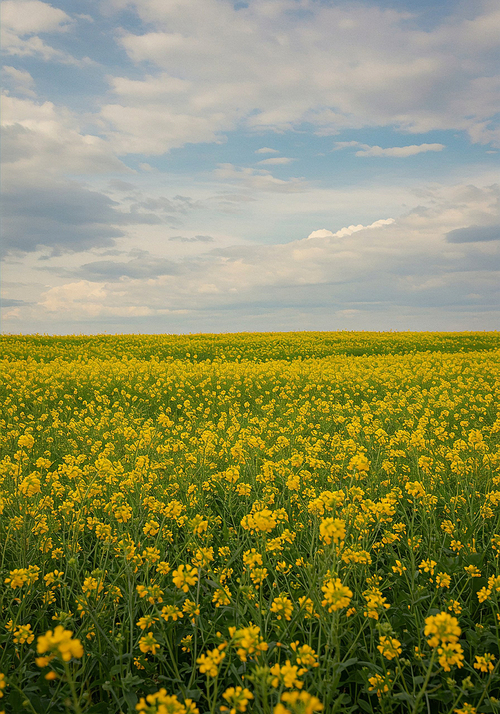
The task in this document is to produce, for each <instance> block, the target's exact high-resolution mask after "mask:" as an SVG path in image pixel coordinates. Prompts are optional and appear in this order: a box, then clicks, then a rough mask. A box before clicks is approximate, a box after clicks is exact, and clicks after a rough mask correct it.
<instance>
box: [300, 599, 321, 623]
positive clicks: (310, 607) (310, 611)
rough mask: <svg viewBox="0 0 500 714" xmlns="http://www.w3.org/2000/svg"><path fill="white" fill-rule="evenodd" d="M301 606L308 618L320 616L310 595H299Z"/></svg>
mask: <svg viewBox="0 0 500 714" xmlns="http://www.w3.org/2000/svg"><path fill="white" fill-rule="evenodd" d="M299 608H300V610H301V611H302V612H303V614H304V618H305V619H306V620H311V619H312V618H313V617H319V615H318V613H317V612H316V610H315V609H314V603H313V601H312V600H311V598H310V597H306V596H305V595H302V596H301V597H299Z"/></svg>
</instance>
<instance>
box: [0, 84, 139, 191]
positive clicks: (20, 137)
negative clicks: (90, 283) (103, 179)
mask: <svg viewBox="0 0 500 714" xmlns="http://www.w3.org/2000/svg"><path fill="white" fill-rule="evenodd" d="M2 110H3V111H2V129H3V131H2V133H3V141H2V143H3V150H2V160H3V162H4V164H6V165H8V166H9V169H10V173H9V177H11V178H12V179H14V178H17V179H18V180H23V181H25V180H28V179H29V176H33V174H34V173H38V172H39V173H40V174H45V175H47V174H52V175H54V174H58V175H59V174H61V173H65V172H68V173H72V174H82V173H89V174H93V173H105V172H117V171H118V172H124V171H129V169H127V167H126V166H125V165H124V164H123V163H122V162H121V161H120V160H119V159H117V158H116V156H114V154H113V153H112V150H111V147H110V146H109V144H108V143H107V142H106V141H105V140H104V139H102V138H100V137H98V136H95V135H92V134H84V133H81V131H80V128H79V125H78V120H77V118H76V117H75V116H74V115H73V114H72V113H71V112H69V111H68V110H67V109H66V108H65V107H60V106H59V107H57V106H56V105H54V104H53V103H52V102H38V101H35V100H32V99H20V98H18V97H11V96H4V97H3V98H2ZM4 170H5V169H4Z"/></svg>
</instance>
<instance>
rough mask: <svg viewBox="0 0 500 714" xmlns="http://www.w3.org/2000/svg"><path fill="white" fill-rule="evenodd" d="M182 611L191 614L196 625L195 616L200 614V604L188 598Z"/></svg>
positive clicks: (192, 621)
mask: <svg viewBox="0 0 500 714" xmlns="http://www.w3.org/2000/svg"><path fill="white" fill-rule="evenodd" d="M182 611H183V612H185V613H186V615H188V616H189V618H190V620H191V623H192V624H193V625H194V623H195V618H196V617H198V615H199V614H200V606H199V605H197V604H196V603H195V602H193V600H186V601H185V602H184V604H183V606H182Z"/></svg>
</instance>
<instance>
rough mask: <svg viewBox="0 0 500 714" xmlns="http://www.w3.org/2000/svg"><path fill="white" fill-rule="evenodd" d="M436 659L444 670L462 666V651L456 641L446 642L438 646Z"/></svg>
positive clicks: (447, 670)
mask: <svg viewBox="0 0 500 714" xmlns="http://www.w3.org/2000/svg"><path fill="white" fill-rule="evenodd" d="M437 652H438V661H439V664H440V665H441V667H442V668H443V669H444V671H445V672H449V671H450V670H451V667H453V666H456V667H459V668H460V667H463V659H464V651H463V649H462V648H461V646H460V645H459V644H458V643H457V642H448V643H444V644H442V645H441V647H438V650H437Z"/></svg>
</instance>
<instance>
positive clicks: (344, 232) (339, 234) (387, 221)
mask: <svg viewBox="0 0 500 714" xmlns="http://www.w3.org/2000/svg"><path fill="white" fill-rule="evenodd" d="M394 222H395V221H394V218H380V219H379V220H378V221H374V222H373V223H370V225H369V226H363V225H362V224H361V223H358V225H356V226H354V225H352V226H346V227H345V228H341V229H340V230H338V231H336V232H335V233H332V232H331V231H329V230H326V229H325V228H321V229H320V230H318V231H313V232H312V233H310V234H309V235H308V236H307V240H312V239H313V238H344V237H345V236H351V235H352V234H353V233H357V232H358V231H366V230H368V229H370V228H381V227H382V226H390V225H391V223H394Z"/></svg>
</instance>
